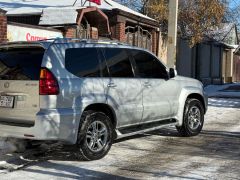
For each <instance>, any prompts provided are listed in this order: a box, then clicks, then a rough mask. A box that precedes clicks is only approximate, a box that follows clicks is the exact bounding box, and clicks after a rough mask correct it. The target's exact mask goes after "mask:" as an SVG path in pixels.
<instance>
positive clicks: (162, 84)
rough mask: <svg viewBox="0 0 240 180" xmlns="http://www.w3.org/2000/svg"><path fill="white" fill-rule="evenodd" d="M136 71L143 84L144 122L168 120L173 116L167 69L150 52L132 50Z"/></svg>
mask: <svg viewBox="0 0 240 180" xmlns="http://www.w3.org/2000/svg"><path fill="white" fill-rule="evenodd" d="M131 54H132V56H133V59H134V62H135V63H136V64H135V65H136V70H137V75H138V77H139V79H140V80H141V84H142V92H143V118H142V122H148V121H156V120H162V119H167V118H169V117H170V116H171V107H170V102H169V93H168V91H169V88H171V87H169V86H168V81H167V79H168V74H167V71H166V68H165V67H164V66H163V65H162V64H161V63H160V61H159V60H158V59H156V58H155V57H154V56H153V55H151V54H150V53H148V52H145V51H141V50H131Z"/></svg>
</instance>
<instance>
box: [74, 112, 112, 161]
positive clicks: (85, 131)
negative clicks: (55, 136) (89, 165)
mask: <svg viewBox="0 0 240 180" xmlns="http://www.w3.org/2000/svg"><path fill="white" fill-rule="evenodd" d="M112 141H113V127H112V123H111V120H110V118H109V117H108V116H107V115H106V114H104V113H103V112H96V111H86V112H84V113H83V115H82V118H81V124H80V129H79V134H78V141H77V147H78V150H79V152H80V155H81V159H83V160H97V159H101V158H103V157H104V156H105V155H106V154H107V153H108V151H109V150H110V148H111V146H112Z"/></svg>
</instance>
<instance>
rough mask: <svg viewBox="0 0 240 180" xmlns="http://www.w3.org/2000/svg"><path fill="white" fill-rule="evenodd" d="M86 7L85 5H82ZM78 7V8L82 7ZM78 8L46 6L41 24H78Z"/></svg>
mask: <svg viewBox="0 0 240 180" xmlns="http://www.w3.org/2000/svg"><path fill="white" fill-rule="evenodd" d="M81 8H84V7H81ZM81 8H78V9H81ZM77 16H78V12H77V9H76V8H75V7H72V8H69V7H67V8H60V9H59V8H45V9H43V12H42V15H41V18H40V22H39V25H63V24H76V19H77Z"/></svg>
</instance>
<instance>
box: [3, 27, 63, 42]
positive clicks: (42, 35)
mask: <svg viewBox="0 0 240 180" xmlns="http://www.w3.org/2000/svg"><path fill="white" fill-rule="evenodd" d="M7 31H8V33H7V37H8V41H39V40H44V39H51V38H62V37H63V35H62V33H61V32H58V31H51V30H47V29H46V30H45V29H37V28H31V27H22V26H19V25H8V26H7Z"/></svg>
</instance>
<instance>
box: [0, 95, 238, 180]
mask: <svg viewBox="0 0 240 180" xmlns="http://www.w3.org/2000/svg"><path fill="white" fill-rule="evenodd" d="M44 148H45V149H44ZM43 149H44V150H39V149H33V150H27V151H26V152H25V153H24V154H23V157H19V160H18V161H16V160H13V161H11V160H9V158H10V159H11V157H12V156H17V155H16V154H14V155H12V154H6V155H5V156H2V157H1V159H2V161H0V168H1V167H2V169H3V170H2V171H0V179H1V180H4V179H7V180H9V179H181V178H182V179H193V180H195V179H196V180H198V179H224V180H225V179H240V99H210V100H209V110H208V112H207V114H206V117H205V125H204V129H203V131H202V133H201V134H200V135H198V136H195V137H190V138H183V137H179V136H178V134H177V132H176V130H175V128H173V127H172V128H169V129H162V130H158V131H155V132H151V133H148V134H143V135H138V136H134V137H130V138H127V139H123V140H121V141H119V142H116V143H115V144H114V145H113V147H112V149H111V151H110V152H109V154H108V155H107V156H106V157H105V158H103V159H101V160H98V161H92V162H83V161H78V160H77V158H76V155H75V154H74V152H73V151H72V147H67V146H65V147H62V146H61V145H54V146H53V147H50V148H49V147H48V146H43ZM3 160H5V161H3ZM4 163H5V165H4ZM9 170H10V171H9Z"/></svg>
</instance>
